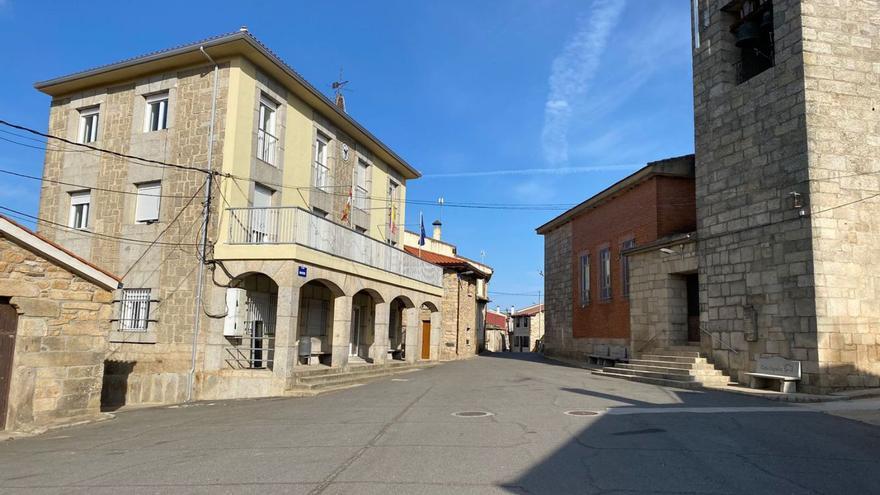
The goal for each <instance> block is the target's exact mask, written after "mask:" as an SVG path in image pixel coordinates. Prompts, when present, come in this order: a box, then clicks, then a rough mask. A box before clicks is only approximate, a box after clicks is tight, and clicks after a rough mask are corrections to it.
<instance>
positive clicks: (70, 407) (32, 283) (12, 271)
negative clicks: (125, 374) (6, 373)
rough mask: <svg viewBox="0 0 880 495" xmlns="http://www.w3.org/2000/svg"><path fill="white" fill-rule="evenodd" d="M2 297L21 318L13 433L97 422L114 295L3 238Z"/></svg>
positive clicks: (12, 406) (12, 397) (0, 260)
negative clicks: (61, 425)
mask: <svg viewBox="0 0 880 495" xmlns="http://www.w3.org/2000/svg"><path fill="white" fill-rule="evenodd" d="M0 297H11V299H10V302H11V304H12V305H13V306H14V307H15V308H16V310H17V311H18V313H19V316H18V331H17V336H16V342H15V355H14V358H13V370H12V384H11V390H10V400H9V416H8V419H7V425H6V426H7V429H10V430H27V429H32V428H36V427H40V426H47V425H51V424H57V423H63V422H68V421H73V420H77V419H85V418H90V417H95V416H97V415H98V414H99V413H100V398H101V379H102V376H103V374H104V354H105V352H106V348H107V334H108V333H109V331H110V317H111V313H112V306H111V303H110V301H111V300H112V299H113V294H112V292H110V291H107V290H104V289H103V288H101V287H99V286H97V285H95V284H93V283H92V282H89V281H86V280H84V279H83V278H81V277H79V276H77V275H75V274H73V273H71V272H69V271H67V270H66V269H64V268H62V267H60V266H58V265H55V264H53V263H52V262H50V261H47V260H45V259H44V258H41V257H39V256H37V255H36V254H34V253H32V252H31V251H29V250H27V249H24V248H22V247H20V246H19V245H17V244H15V243H13V242H10V241H9V240H7V239H5V238H3V237H0Z"/></svg>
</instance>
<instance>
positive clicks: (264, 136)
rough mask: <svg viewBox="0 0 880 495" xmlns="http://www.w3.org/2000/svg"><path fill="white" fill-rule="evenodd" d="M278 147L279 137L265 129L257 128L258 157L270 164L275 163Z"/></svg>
mask: <svg viewBox="0 0 880 495" xmlns="http://www.w3.org/2000/svg"><path fill="white" fill-rule="evenodd" d="M277 147H278V138H277V137H275V136H273V135H271V134H269V133H268V132H266V131H265V130H263V129H258V130H257V158H259V159H260V160H263V161H264V162H266V163H268V164H270V165H275V149H276V148H277Z"/></svg>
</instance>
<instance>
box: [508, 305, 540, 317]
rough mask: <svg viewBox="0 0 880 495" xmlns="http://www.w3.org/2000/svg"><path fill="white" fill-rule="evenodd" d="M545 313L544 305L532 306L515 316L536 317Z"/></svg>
mask: <svg viewBox="0 0 880 495" xmlns="http://www.w3.org/2000/svg"><path fill="white" fill-rule="evenodd" d="M542 312H544V305H543V304H534V305H532V306H528V307H525V308H523V309H521V310H519V311H517V312H515V313H513V316H535V315H536V314H538V313H542Z"/></svg>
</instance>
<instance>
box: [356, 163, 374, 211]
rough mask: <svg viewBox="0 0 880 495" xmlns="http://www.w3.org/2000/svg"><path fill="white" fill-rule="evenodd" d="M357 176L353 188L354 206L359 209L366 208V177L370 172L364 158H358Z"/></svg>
mask: <svg viewBox="0 0 880 495" xmlns="http://www.w3.org/2000/svg"><path fill="white" fill-rule="evenodd" d="M356 170H357V172H356V173H357V177H356V179H355V189H354V207H355V208H357V209H359V210H366V209H367V194H368V193H367V177H368V175H369V173H370V164H369V163H367V162H365V161H364V160H358V166H357V169H356Z"/></svg>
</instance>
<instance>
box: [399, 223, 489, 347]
mask: <svg viewBox="0 0 880 495" xmlns="http://www.w3.org/2000/svg"><path fill="white" fill-rule="evenodd" d="M433 226H434V229H433V233H432V235H431V237H428V236H425V238H424V245H420V244H419V242H420V240H421V239H422V236H421V234H420V233H416V232H410V231H406V232H405V233H404V249H406V251H407V252H408V253H409V254H411V255H413V256H416V257H418V258H420V259H422V260H424V261H427V262H429V263H431V264H433V265H437V266H439V267H441V268H442V269H443V297H442V298H441V301H440V318H441V320H440V325H439V327H436V326H434V327H430V326H429V325H428V323H429V317H430V313H428V312H426V311H424V312H423V313H422V325H423V331H424V332H428V329H429V328H437V329H438V331H439V343H440V353H439V359H440V360H441V361H451V360H456V359H465V358H470V357H474V356H476V355H477V354H478V353H479V352H480V351H481V350H482V349H483V348H484V346H485V341H486V333H485V322H486V311H487V304H488V302H489V279H491V278H492V273H493V270H492V268H491V267H489V266H487V265H485V264H483V263H478V262H476V261H473V260H469V259H467V258H464V257H462V256H459V254H458V249H457V248H456V246H455V245H453V244H450V243H448V242H445V241H443V240H442V239H441V236H442V225H441V223H440V221H439V220H437V221H435V222H434V224H433Z"/></svg>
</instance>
